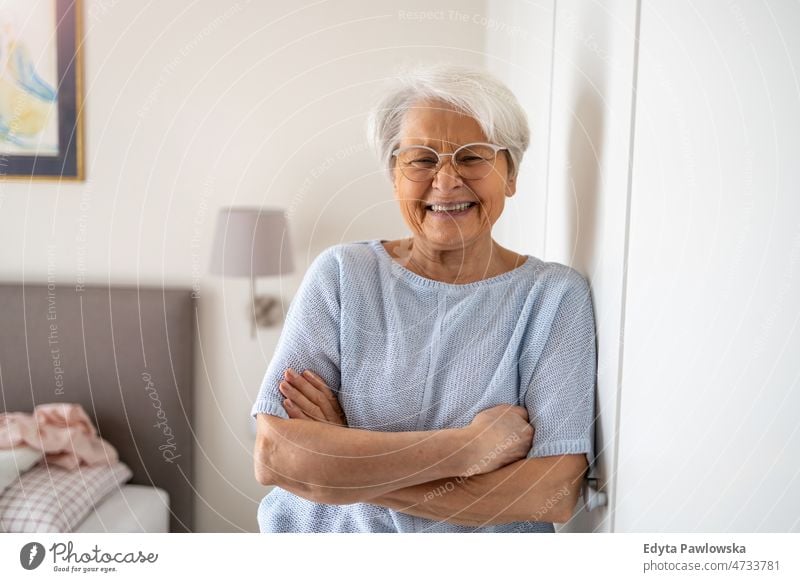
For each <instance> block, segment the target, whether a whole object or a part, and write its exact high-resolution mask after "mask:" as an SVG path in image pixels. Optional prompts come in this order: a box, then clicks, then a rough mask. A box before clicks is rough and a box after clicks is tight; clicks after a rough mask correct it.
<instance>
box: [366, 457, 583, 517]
mask: <svg viewBox="0 0 800 582" xmlns="http://www.w3.org/2000/svg"><path fill="white" fill-rule="evenodd" d="M559 459H560V458H559V457H541V458H532V459H523V460H520V461H517V462H515V463H510V464H508V465H506V466H504V467H502V468H500V469H497V470H495V471H492V472H489V473H484V474H481V475H473V476H471V477H450V478H444V479H438V480H435V481H431V482H429V483H423V484H420V485H414V486H411V487H405V488H403V489H397V490H395V491H390V492H387V493H384V494H382V495H380V496H378V497H375V498H373V499H371V500H369V503H371V504H373V505H380V506H383V507H388V508H389V509H393V510H395V511H399V512H401V513H407V514H409V515H414V516H417V517H424V518H427V519H433V520H436V521H447V522H450V523H454V524H457V525H465V526H471V527H477V526H487V525H496V524H502V523H511V522H515V521H546V522H553V523H563V522H566V521H568V520H569V518H570V517H571V514H572V509H573V507H574V505H575V501H576V500H577V491H578V488H577V486H576V484H575V483H576V482H577V481H576V480H575V479H565V477H564V471H563V470H559V468H558V466H557V465H558V463H559V462H565V461H564V460H563V459H562V460H561V461H559ZM562 469H563V467H562Z"/></svg>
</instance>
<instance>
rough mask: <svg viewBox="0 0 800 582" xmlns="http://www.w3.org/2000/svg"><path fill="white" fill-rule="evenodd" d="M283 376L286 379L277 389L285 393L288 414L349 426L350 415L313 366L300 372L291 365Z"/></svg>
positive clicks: (284, 402) (291, 416)
mask: <svg viewBox="0 0 800 582" xmlns="http://www.w3.org/2000/svg"><path fill="white" fill-rule="evenodd" d="M283 376H284V378H286V380H285V381H283V382H281V383H280V384H279V385H278V390H280V392H281V394H283V395H284V396H285V397H286V399H285V400H284V401H283V408H284V410H286V414H288V415H289V418H304V419H306V420H318V421H320V422H328V423H331V424H338V425H340V426H347V419H346V418H345V416H344V411H342V407H341V406H340V405H339V400H338V398H336V394H334V393H333V391H332V390H331V389H330V387H328V385H327V384H326V383H325V381H324V380H323V379H322V378H320V377H319V376H317V375H316V374H314V373H313V372H312V371H311V370H306V371H305V372H303V373H302V374H297V373H296V372H295V371H294V370H292V369H291V368H289V369H288V370H286V372H284V374H283Z"/></svg>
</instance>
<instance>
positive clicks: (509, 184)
mask: <svg viewBox="0 0 800 582" xmlns="http://www.w3.org/2000/svg"><path fill="white" fill-rule="evenodd" d="M516 192H517V177H516V176H509V177H508V178H507V179H506V196H508V197H509V198H511V197H512V196H513V195H514V194H515V193H516Z"/></svg>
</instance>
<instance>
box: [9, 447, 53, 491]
mask: <svg viewBox="0 0 800 582" xmlns="http://www.w3.org/2000/svg"><path fill="white" fill-rule="evenodd" d="M43 456H44V453H43V452H42V451H40V450H38V449H34V448H33V447H29V446H27V445H17V446H15V447H14V448H11V449H0V494H1V493H3V491H4V490H5V489H6V488H7V487H9V486H10V485H11V484H12V483H14V482H15V481H16V480H17V479H19V476H20V475H22V474H23V473H24V472H25V471H27V470H28V469H30V468H31V467H33V466H34V465H35V464H36V463H38V462H39V461H40V460H41V458H42V457H43Z"/></svg>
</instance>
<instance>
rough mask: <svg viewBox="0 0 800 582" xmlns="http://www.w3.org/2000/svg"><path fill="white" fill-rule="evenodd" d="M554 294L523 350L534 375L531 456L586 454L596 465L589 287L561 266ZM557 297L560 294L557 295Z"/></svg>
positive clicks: (528, 404)
mask: <svg viewBox="0 0 800 582" xmlns="http://www.w3.org/2000/svg"><path fill="white" fill-rule="evenodd" d="M561 267H562V268H563V270H561V271H559V272H558V276H557V277H555V278H554V279H553V280H552V281H551V283H552V284H553V293H552V296H551V298H550V299H549V300H547V299H545V300H544V301H542V302H541V304H540V306H539V310H538V314H537V317H535V318H534V319H533V324H532V325H533V326H534V327H537V328H538V329H536V330H531V333H530V334H529V335H528V336H527V337H529V338H530V339H529V340H528V341H527V344H526V345H525V346H524V348H523V352H522V353H523V355H522V360H523V362H521V364H522V363H526V364H527V370H528V373H527V375H523V373H522V369H523V368H525V366H523V365H521V366H520V369H521V378H522V379H524V378H526V377H527V378H529V381H527V383H525V384H523V385H522V388H521V392H522V393H521V395H520V404H521V405H522V406H525V408H527V410H528V418H529V420H530V422H531V424H532V425H533V427H534V436H533V445H532V446H531V450H530V451H529V452H528V455H527V458H529V459H530V458H532V457H546V456H551V455H565V454H578V453H586V455H587V461H588V463H589V465H592V464H594V409H595V407H594V401H595V378H596V371H597V357H596V347H595V322H594V311H593V309H592V301H591V294H590V291H589V285H588V283H587V282H586V280H585V279H584V277H583V276H582V275H580V273H578V272H577V271H575V270H574V269H571V268H569V267H565V266H563V265H561ZM553 297H555V298H553Z"/></svg>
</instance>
